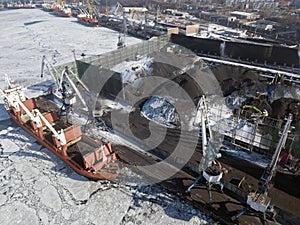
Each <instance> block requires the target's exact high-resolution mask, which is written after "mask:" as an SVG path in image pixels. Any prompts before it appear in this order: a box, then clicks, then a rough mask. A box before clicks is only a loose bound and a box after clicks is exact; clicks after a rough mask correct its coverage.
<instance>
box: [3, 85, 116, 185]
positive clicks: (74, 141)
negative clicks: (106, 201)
mask: <svg viewBox="0 0 300 225" xmlns="http://www.w3.org/2000/svg"><path fill="white" fill-rule="evenodd" d="M8 83H9V88H8V89H6V90H1V89H0V95H1V96H3V97H4V106H5V109H6V111H7V112H8V114H9V115H10V116H11V118H12V119H13V120H14V121H15V122H16V123H17V124H18V125H19V126H20V127H22V128H23V129H24V130H25V131H27V132H28V133H29V134H31V135H32V136H33V137H34V138H35V139H36V140H37V141H38V142H40V143H41V144H42V145H43V146H45V147H46V148H48V149H49V150H51V151H52V152H53V153H54V154H55V155H57V156H58V157H59V158H60V159H62V160H63V161H64V162H65V163H67V164H68V165H69V166H70V167H71V168H72V169H73V170H75V171H76V172H77V173H79V174H81V175H83V176H85V177H88V178H90V179H93V180H100V179H107V180H113V179H115V178H116V177H117V176H118V174H119V167H118V163H117V156H116V152H115V151H114V150H113V149H112V146H111V143H103V142H99V141H97V140H94V139H92V138H91V137H89V136H88V135H86V134H85V133H83V132H82V130H81V127H80V126H79V125H74V124H72V123H70V122H68V120H66V118H65V117H64V116H62V114H60V113H59V108H58V106H57V105H56V104H55V103H54V102H52V101H51V100H49V98H47V95H44V96H39V97H37V98H26V97H25V94H24V88H23V87H21V86H16V85H15V84H14V83H12V82H11V81H8Z"/></svg>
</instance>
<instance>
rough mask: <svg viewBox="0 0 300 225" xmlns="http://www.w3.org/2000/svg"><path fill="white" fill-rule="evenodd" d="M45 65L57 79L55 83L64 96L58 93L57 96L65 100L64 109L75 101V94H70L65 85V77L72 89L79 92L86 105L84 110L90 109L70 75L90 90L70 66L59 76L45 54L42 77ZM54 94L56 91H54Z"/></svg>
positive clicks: (53, 77)
mask: <svg viewBox="0 0 300 225" xmlns="http://www.w3.org/2000/svg"><path fill="white" fill-rule="evenodd" d="M45 66H46V67H47V69H48V71H49V73H50V75H51V77H52V79H53V80H54V81H55V84H56V86H57V89H58V90H60V91H61V95H62V96H58V95H56V97H57V98H59V99H61V100H62V101H63V106H62V110H66V108H68V106H70V105H72V104H74V103H75V96H68V93H67V90H66V86H65V81H64V80H65V78H66V79H67V81H68V83H69V84H70V85H71V87H72V89H73V90H74V91H75V93H76V94H77V96H78V98H79V99H80V101H81V103H82V104H83V106H84V108H83V109H84V110H88V106H87V103H86V101H85V100H84V98H83V97H82V95H81V93H80V91H79V90H78V88H77V85H76V84H75V83H74V82H73V80H72V79H71V77H70V75H71V76H72V78H73V79H75V80H76V82H77V83H78V84H80V85H81V86H82V87H83V88H84V89H85V90H86V91H87V92H89V89H88V87H87V86H86V85H85V84H84V83H83V82H82V81H81V80H80V79H79V77H78V76H77V75H76V74H75V73H74V72H73V71H72V70H70V69H69V68H68V67H65V69H64V70H63V71H62V72H61V76H60V77H59V78H57V77H56V76H55V75H54V74H53V72H52V71H54V72H55V73H56V74H59V73H58V71H57V70H56V69H55V68H54V67H53V66H52V65H51V63H50V62H49V61H48V60H47V58H46V56H43V59H42V67H41V77H43V76H44V70H45ZM53 94H54V93H53Z"/></svg>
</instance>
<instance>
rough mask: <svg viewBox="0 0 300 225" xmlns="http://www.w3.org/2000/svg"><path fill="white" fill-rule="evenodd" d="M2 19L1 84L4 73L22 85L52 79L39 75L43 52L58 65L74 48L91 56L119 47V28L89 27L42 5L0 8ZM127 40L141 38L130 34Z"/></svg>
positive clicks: (77, 52)
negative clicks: (45, 9) (42, 7)
mask: <svg viewBox="0 0 300 225" xmlns="http://www.w3.org/2000/svg"><path fill="white" fill-rule="evenodd" d="M0 21H1V22H0V30H1V33H0V46H1V53H0V65H1V66H0V74H1V76H0V77H1V78H0V88H3V85H4V76H3V75H4V74H8V75H9V76H10V77H12V78H13V79H14V80H17V81H18V83H19V84H22V85H23V86H28V85H32V84H35V83H38V82H41V81H45V80H47V79H51V76H45V77H44V78H41V77H40V74H41V62H42V56H43V55H46V57H47V58H48V60H49V61H50V63H52V64H54V65H59V64H63V63H66V62H70V61H72V60H74V57H73V53H72V50H75V54H76V57H77V58H81V56H80V55H81V53H84V54H85V55H86V56H87V57H88V56H93V55H97V54H101V53H104V52H108V51H111V50H114V49H116V48H117V42H118V33H117V32H116V31H112V30H109V29H107V28H104V27H97V28H91V27H86V26H83V25H81V24H79V23H77V22H76V21H77V19H76V18H73V17H71V18H62V17H55V16H53V15H51V14H49V13H46V12H43V11H41V10H39V9H30V10H26V9H25V10H22V9H21V10H8V11H1V12H0ZM126 42H127V43H126V44H127V45H130V44H133V43H137V42H140V40H138V39H136V38H133V37H127V38H126Z"/></svg>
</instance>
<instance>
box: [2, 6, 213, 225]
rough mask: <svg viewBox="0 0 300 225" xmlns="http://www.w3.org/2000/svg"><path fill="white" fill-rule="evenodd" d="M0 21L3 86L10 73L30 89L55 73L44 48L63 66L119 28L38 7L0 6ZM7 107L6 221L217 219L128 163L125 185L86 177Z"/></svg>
mask: <svg viewBox="0 0 300 225" xmlns="http://www.w3.org/2000/svg"><path fill="white" fill-rule="evenodd" d="M0 21H1V22H0V29H1V33H0V46H1V52H0V74H2V75H1V76H0V88H4V87H5V84H4V78H3V77H4V76H3V75H4V74H5V73H7V74H8V75H9V76H11V77H12V78H13V79H14V80H15V81H16V82H17V83H18V84H21V85H23V86H29V85H32V86H31V87H29V89H28V93H30V95H34V94H38V93H39V92H40V91H41V90H44V89H43V88H46V89H47V85H43V84H38V85H35V84H37V83H39V82H42V81H47V80H49V79H51V77H50V76H45V77H44V78H40V67H41V59H42V55H44V54H45V55H46V56H47V57H48V59H50V61H51V63H53V64H55V65H58V64H61V63H64V62H68V61H71V60H73V56H72V50H73V49H75V50H76V56H77V57H78V55H80V54H81V53H82V52H84V53H85V54H86V55H87V56H89V55H96V54H99V53H103V52H107V51H110V50H114V49H116V47H117V41H118V33H117V32H115V31H112V30H109V29H106V28H103V27H100V28H90V27H85V26H82V25H80V24H78V23H77V22H76V19H75V18H59V17H55V16H53V15H51V14H49V13H46V12H43V11H41V10H39V9H32V10H29V9H27V10H21V9H20V10H7V11H1V12H0ZM126 41H127V42H128V43H126V44H127V45H130V44H131V43H136V42H139V41H140V40H137V39H135V38H132V37H128V38H126ZM0 109H1V111H0V121H1V123H0V127H1V130H0V224H1V225H6V224H31V225H35V224H79V225H81V224H107V225H110V224H121V225H123V224H130V223H132V224H142V223H144V224H145V223H146V224H191V223H192V224H206V223H212V221H211V220H210V219H209V218H207V217H206V216H205V215H203V214H202V213H201V212H199V211H198V210H195V209H193V207H192V206H191V205H190V204H187V203H184V202H181V201H180V200H179V199H178V198H177V197H176V196H173V195H169V194H168V193H165V192H164V191H162V190H161V189H160V188H158V187H157V186H155V185H154V186H152V187H143V186H140V185H139V183H137V182H136V177H139V176H138V175H136V174H135V173H133V172H132V171H130V170H128V169H127V168H123V169H122V171H121V176H120V179H123V180H124V181H126V185H125V184H124V183H123V184H119V185H115V184H114V183H112V182H108V181H98V182H94V181H89V180H87V179H86V178H84V177H82V176H80V175H78V174H77V173H75V172H74V171H73V170H72V169H71V168H70V167H68V166H67V165H66V164H65V163H64V162H63V161H62V160H60V159H59V158H58V157H56V156H55V155H54V154H53V153H51V151H49V150H48V149H45V148H43V147H42V146H41V145H39V144H37V143H36V142H35V139H34V138H32V137H31V136H30V135H29V134H27V133H26V132H25V131H23V130H22V129H20V128H19V127H15V126H13V125H11V124H10V122H9V121H8V120H7V121H4V120H5V119H7V115H6V113H5V111H4V110H3V105H0ZM139 180H141V179H140V178H139V179H138V181H139ZM146 197H149V198H146ZM153 199H154V200H153ZM137 202H138V204H139V206H136V203H137ZM178 212H180V213H178Z"/></svg>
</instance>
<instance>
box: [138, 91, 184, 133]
mask: <svg viewBox="0 0 300 225" xmlns="http://www.w3.org/2000/svg"><path fill="white" fill-rule="evenodd" d="M141 114H142V116H144V117H146V118H147V119H149V120H151V121H153V122H156V123H158V124H161V125H163V126H165V127H170V128H175V127H176V126H178V124H179V116H178V113H177V112H176V109H175V108H174V106H173V105H172V104H171V103H170V102H169V101H167V100H166V99H165V98H162V97H159V96H153V97H151V98H150V99H149V100H148V101H146V102H145V104H144V105H143V107H142V110H141Z"/></svg>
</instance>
